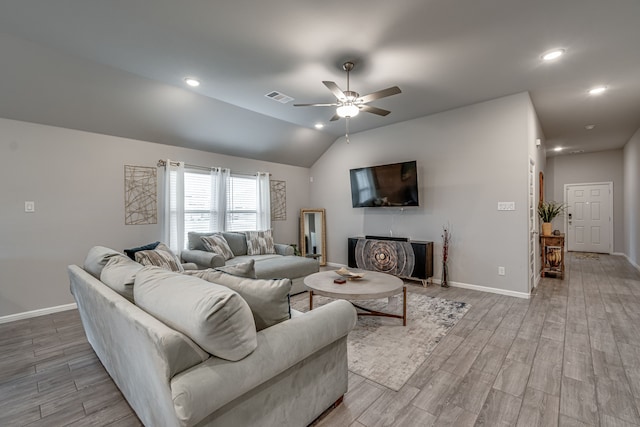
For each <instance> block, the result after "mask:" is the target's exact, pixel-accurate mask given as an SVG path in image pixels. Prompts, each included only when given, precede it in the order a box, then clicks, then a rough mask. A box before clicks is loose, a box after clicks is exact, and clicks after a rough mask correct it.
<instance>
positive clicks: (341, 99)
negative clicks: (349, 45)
mask: <svg viewBox="0 0 640 427" xmlns="http://www.w3.org/2000/svg"><path fill="white" fill-rule="evenodd" d="M354 66H355V64H354V63H353V62H349V61H347V62H345V63H344V64H343V65H342V69H343V70H345V71H346V72H347V90H346V91H344V92H343V91H342V90H340V88H339V87H338V85H337V84H335V83H334V82H328V81H323V82H322V83H324V85H325V86H326V87H327V88H328V89H329V90H330V91H331V93H333V95H334V96H335V97H336V102H334V103H331V104H293V106H294V107H337V108H336V112H335V114H334V115H333V117H331V121H332V122H333V121H336V120H338V119H339V118H341V117H343V118H346V119H349V118H352V117H355V116H357V115H358V113H360V111H365V112H367V113H373V114H377V115H379V116H386V115H387V114H389V113H390V112H391V111H388V110H383V109H382V108H378V107H373V106H371V105H367V103H369V102H371V101H375V100H376V99H380V98H386V97H387V96H391V95H396V94H398V93H401V92H402V91H401V90H400V88H399V87H398V86H393V87H389V88H386V89H382V90H379V91H377V92H373V93H370V94H369V95H364V96H360V94H359V93H358V92H354V91H352V90H351V89H350V87H349V72H351V70H353V67H354Z"/></svg>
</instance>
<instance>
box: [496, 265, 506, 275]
mask: <svg viewBox="0 0 640 427" xmlns="http://www.w3.org/2000/svg"><path fill="white" fill-rule="evenodd" d="M505 274H506V273H505V271H504V267H498V276H504V275H505Z"/></svg>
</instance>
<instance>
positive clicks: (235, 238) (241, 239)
mask: <svg viewBox="0 0 640 427" xmlns="http://www.w3.org/2000/svg"><path fill="white" fill-rule="evenodd" d="M222 235H223V236H224V239H225V240H226V241H227V243H228V244H229V247H230V248H231V251H232V252H233V255H234V256H240V255H246V254H247V237H246V236H245V234H244V233H235V232H224V233H222Z"/></svg>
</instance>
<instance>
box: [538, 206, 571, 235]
mask: <svg viewBox="0 0 640 427" xmlns="http://www.w3.org/2000/svg"><path fill="white" fill-rule="evenodd" d="M566 208H567V206H566V205H565V204H564V203H556V202H554V201H551V202H540V204H539V205H538V216H540V220H542V234H543V235H544V236H550V235H551V221H553V219H554V218H555V217H557V216H559V215H562V214H564V211H565V210H566Z"/></svg>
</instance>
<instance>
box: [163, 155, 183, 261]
mask: <svg viewBox="0 0 640 427" xmlns="http://www.w3.org/2000/svg"><path fill="white" fill-rule="evenodd" d="M163 221H164V224H163V226H162V231H163V232H162V241H163V242H164V243H165V244H166V245H167V246H169V248H171V250H172V251H173V252H174V253H175V254H178V255H179V254H180V252H181V251H182V248H184V163H183V162H172V161H171V160H169V159H167V160H166V164H165V169H164V215H163Z"/></svg>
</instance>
